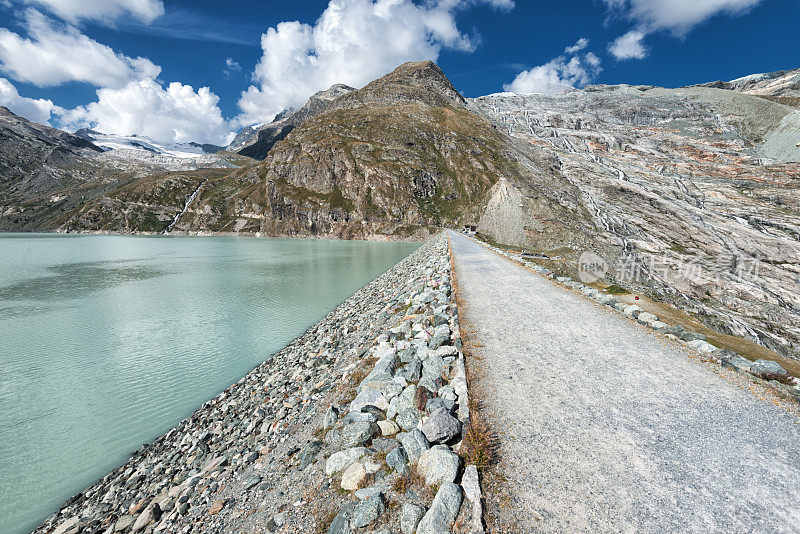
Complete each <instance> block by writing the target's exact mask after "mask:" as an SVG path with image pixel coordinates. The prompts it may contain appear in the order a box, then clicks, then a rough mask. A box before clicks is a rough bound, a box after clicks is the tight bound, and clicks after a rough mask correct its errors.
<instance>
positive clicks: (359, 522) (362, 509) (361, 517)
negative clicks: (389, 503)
mask: <svg viewBox="0 0 800 534" xmlns="http://www.w3.org/2000/svg"><path fill="white" fill-rule="evenodd" d="M385 511H386V503H385V502H384V499H383V494H382V493H376V494H375V495H373V496H371V497H368V498H366V499H364V500H363V501H361V502H360V503H358V504H357V505H356V507H355V509H354V510H353V519H351V520H350V526H351V527H352V528H363V527H366V526H367V525H371V524H372V523H374V522H375V521H377V520H378V518H379V517H380V516H382V515H383V513H384V512H385Z"/></svg>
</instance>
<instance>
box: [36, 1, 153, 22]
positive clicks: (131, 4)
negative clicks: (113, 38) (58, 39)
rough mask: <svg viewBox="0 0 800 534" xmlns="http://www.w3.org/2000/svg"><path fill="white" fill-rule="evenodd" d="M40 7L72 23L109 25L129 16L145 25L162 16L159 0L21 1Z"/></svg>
mask: <svg viewBox="0 0 800 534" xmlns="http://www.w3.org/2000/svg"><path fill="white" fill-rule="evenodd" d="M21 1H22V2H24V3H26V4H33V5H38V6H41V7H43V8H45V9H47V10H48V11H50V12H51V13H53V14H54V15H57V16H59V17H61V18H62V19H64V20H67V21H69V22H72V23H77V22H78V21H79V20H80V19H89V20H94V21H98V22H106V23H110V22H111V21H113V20H114V19H117V18H120V17H123V16H130V17H133V18H135V19H137V20H140V21H142V22H145V23H149V22H152V21H153V20H155V19H156V18H158V17H160V16H161V15H163V14H164V4H163V3H162V2H161V0H21Z"/></svg>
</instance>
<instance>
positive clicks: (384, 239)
mask: <svg viewBox="0 0 800 534" xmlns="http://www.w3.org/2000/svg"><path fill="white" fill-rule="evenodd" d="M441 231H442V229H437V230H436V232H434V233H427V234H426V235H424V236H423V235H420V237H414V236H415V235H417V234H419V233H420V232H416V233H414V234H411V235H408V236H393V235H388V234H370V235H368V236H365V237H355V236H354V237H339V236H336V235H262V234H261V233H260V232H203V231H199V232H196V233H189V232H169V233H163V232H111V231H80V232H62V231H58V230H37V231H24V230H23V231H11V230H0V235H3V234H18V235H25V234H30V235H59V236H90V235H102V236H121V237H249V238H266V239H313V240H330V241H364V242H377V243H396V242H408V243H424V242H425V241H428V240H429V239H433V238H434V237H435V236H436V235H437V233H438V232H441Z"/></svg>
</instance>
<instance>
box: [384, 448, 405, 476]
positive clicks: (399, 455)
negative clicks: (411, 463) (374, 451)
mask: <svg viewBox="0 0 800 534" xmlns="http://www.w3.org/2000/svg"><path fill="white" fill-rule="evenodd" d="M386 464H387V465H388V466H389V467H391V468H392V469H394V470H395V471H397V472H398V473H399V474H401V475H406V474H408V472H409V469H408V455H407V454H406V451H405V449H403V447H402V446H400V447H395V448H394V449H392V451H391V452H389V454H387V455H386Z"/></svg>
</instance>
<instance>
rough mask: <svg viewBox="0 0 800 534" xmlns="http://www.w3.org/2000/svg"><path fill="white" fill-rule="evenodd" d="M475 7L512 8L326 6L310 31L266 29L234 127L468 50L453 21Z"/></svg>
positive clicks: (463, 1)
mask: <svg viewBox="0 0 800 534" xmlns="http://www.w3.org/2000/svg"><path fill="white" fill-rule="evenodd" d="M476 4H486V5H489V6H491V7H493V8H497V9H511V8H513V7H514V2H513V1H510V0H439V1H434V0H432V1H429V2H425V3H421V4H416V3H415V2H413V1H412V0H375V1H374V2H373V1H372V0H331V1H330V2H329V4H328V6H327V8H326V9H325V11H324V12H323V13H322V15H321V16H320V18H319V19H318V20H317V21H316V23H315V24H314V25H309V24H302V23H300V22H282V23H280V24H278V25H277V26H275V27H274V28H269V29H268V30H267V32H266V33H265V34H263V35H262V36H261V48H262V49H263V56H262V58H261V60H260V61H259V63H258V65H256V68H255V71H254V73H253V81H254V82H255V84H254V85H252V86H250V87H249V88H248V89H247V90H246V91H245V92H243V93H242V96H241V98H240V100H239V107H240V108H241V110H242V114H241V116H240V117H239V121H240V122H241V123H242V124H251V123H256V122H264V121H269V120H271V119H272V117H273V116H274V115H275V114H276V113H278V112H280V111H281V110H283V109H286V108H288V107H293V106H298V105H301V104H302V103H303V102H305V100H306V99H308V97H309V96H310V95H312V94H313V93H315V92H316V91H319V90H322V89H327V88H328V87H330V86H331V85H333V84H335V83H345V84H348V85H352V86H355V87H360V86H362V85H364V84H365V83H367V82H368V81H370V80H372V79H374V78H376V77H378V76H380V75H382V74H385V73H386V72H388V71H390V70H392V69H393V68H394V67H396V66H397V65H399V64H401V63H403V62H405V61H409V60H423V59H431V60H436V59H437V58H438V56H439V53H440V51H441V50H442V49H443V48H448V49H453V50H460V51H465V52H470V51H473V50H474V49H475V47H476V46H477V42H476V39H475V38H474V37H470V36H468V35H466V34H464V33H462V32H461V30H459V28H458V26H457V24H456V19H455V16H456V13H457V11H458V10H460V9H466V8H468V7H470V6H473V5H476Z"/></svg>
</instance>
